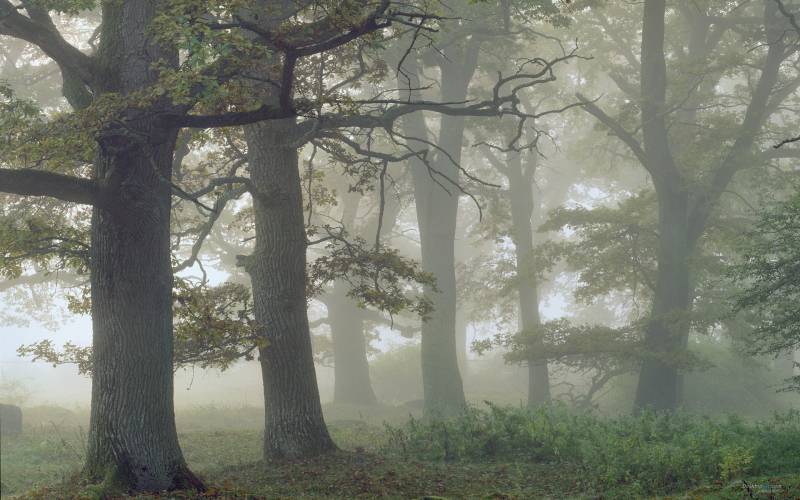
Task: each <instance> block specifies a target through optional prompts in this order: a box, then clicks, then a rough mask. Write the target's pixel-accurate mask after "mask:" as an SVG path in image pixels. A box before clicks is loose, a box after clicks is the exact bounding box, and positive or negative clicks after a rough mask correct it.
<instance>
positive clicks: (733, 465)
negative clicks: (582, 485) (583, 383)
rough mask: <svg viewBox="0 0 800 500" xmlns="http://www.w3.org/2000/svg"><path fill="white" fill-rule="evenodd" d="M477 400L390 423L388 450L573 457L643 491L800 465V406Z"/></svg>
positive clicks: (601, 481)
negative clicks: (722, 409) (718, 412)
mask: <svg viewBox="0 0 800 500" xmlns="http://www.w3.org/2000/svg"><path fill="white" fill-rule="evenodd" d="M486 405H487V407H486V408H474V407H473V408H469V409H467V410H466V411H465V412H464V413H463V414H462V415H460V416H458V417H454V418H448V419H435V418H434V419H425V420H420V419H411V420H410V421H409V422H408V423H407V424H405V425H404V426H401V427H392V426H387V428H386V432H387V435H388V440H387V444H386V448H387V449H386V450H385V451H386V452H388V453H400V454H402V455H403V456H405V457H407V458H412V457H413V458H418V459H424V460H445V461H476V462H478V461H486V460H497V461H500V460H502V461H519V460H526V461H536V462H549V463H564V464H571V465H573V466H577V467H578V468H580V469H581V470H582V471H583V473H584V477H585V480H586V481H587V482H588V483H590V484H591V485H593V486H595V487H598V488H604V489H614V488H617V487H625V488H627V489H629V490H630V489H632V490H633V491H635V492H639V493H641V494H652V493H658V492H670V491H677V490H681V489H685V488H689V487H692V486H694V485H697V484H699V483H702V482H707V481H715V480H722V481H730V480H733V479H736V478H738V477H741V476H742V475H744V474H778V473H786V472H796V471H798V470H800V412H798V411H789V412H787V413H785V414H776V415H775V416H774V417H773V418H772V419H771V420H768V421H765V422H759V423H747V422H745V421H743V420H742V419H739V418H737V417H734V416H729V417H726V418H723V419H712V418H710V417H704V416H697V415H691V414H688V413H683V412H676V413H656V412H642V413H641V414H639V415H636V416H630V415H629V416H621V417H615V418H601V417H597V416H594V415H591V414H590V413H579V412H575V411H571V410H569V409H568V408H566V407H565V406H563V405H551V406H545V407H540V408H537V409H534V410H529V409H526V408H514V407H500V406H496V405H493V404H491V403H488V402H487V403H486Z"/></svg>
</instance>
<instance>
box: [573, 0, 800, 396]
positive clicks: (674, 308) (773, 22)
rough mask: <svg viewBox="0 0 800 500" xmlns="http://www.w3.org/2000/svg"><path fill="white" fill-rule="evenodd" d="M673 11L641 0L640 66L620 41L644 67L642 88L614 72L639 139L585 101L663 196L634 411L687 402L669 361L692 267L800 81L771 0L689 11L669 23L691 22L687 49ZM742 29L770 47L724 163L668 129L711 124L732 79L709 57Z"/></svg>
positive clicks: (681, 343) (677, 343)
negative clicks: (714, 106) (715, 216)
mask: <svg viewBox="0 0 800 500" xmlns="http://www.w3.org/2000/svg"><path fill="white" fill-rule="evenodd" d="M753 8H755V7H753ZM667 13H668V9H667V6H666V3H665V2H664V1H661V0H648V1H646V2H645V3H644V8H643V22H642V35H641V36H642V39H641V40H642V45H641V47H642V48H641V55H640V57H641V64H640V63H639V60H638V58H637V57H636V54H634V53H632V52H631V51H630V46H629V45H628V46H624V47H623V46H622V44H621V43H620V44H618V49H619V50H620V51H623V54H624V57H627V58H628V61H629V62H630V63H631V64H634V65H635V66H638V67H640V74H639V80H640V81H639V89H638V90H637V89H636V86H635V84H634V83H632V82H631V81H630V79H629V77H628V75H624V74H621V73H620V72H617V71H616V69H615V70H614V71H612V73H611V75H610V76H611V78H612V79H613V80H614V81H615V82H617V83H618V85H619V87H620V89H621V90H623V91H624V92H628V93H629V96H630V97H629V99H631V100H629V101H628V102H632V103H639V102H640V103H641V104H640V122H639V124H638V126H637V130H641V140H640V139H639V138H638V137H637V135H636V134H635V133H631V132H629V131H628V130H627V129H626V128H625V126H624V125H625V124H624V122H623V121H620V120H618V119H614V118H612V117H611V116H609V115H608V114H607V113H605V112H604V111H602V110H601V109H600V108H599V107H598V106H597V105H594V104H592V103H590V102H588V100H586V99H585V98H584V102H585V103H586V106H585V109H586V110H587V111H588V112H589V113H591V114H592V115H594V116H595V117H596V118H597V119H598V121H599V122H600V123H602V124H603V125H604V126H606V127H608V129H609V130H610V131H611V132H612V133H613V134H615V135H616V136H617V137H618V138H619V139H620V140H621V141H622V142H623V143H624V144H625V145H626V146H627V147H628V148H629V150H630V152H631V153H632V154H633V155H634V156H635V157H636V159H637V160H638V161H639V162H640V164H641V165H642V166H643V167H644V168H645V169H646V170H647V172H648V173H649V174H650V176H651V179H652V182H653V186H654V187H655V191H656V195H657V202H658V244H659V250H658V254H657V262H658V271H657V275H656V278H655V283H654V289H655V291H654V295H653V301H652V307H651V312H650V318H649V322H648V324H647V327H646V331H645V343H646V346H647V350H648V351H649V352H651V353H653V354H654V355H653V356H648V357H646V358H645V359H644V361H643V363H642V368H641V373H640V377H639V386H638V389H637V396H636V403H635V404H636V407H637V408H644V407H653V408H656V409H673V408H675V407H677V405H678V404H679V400H680V396H679V386H680V384H679V380H680V377H679V372H678V368H677V367H676V366H674V365H671V364H670V363H669V361H668V358H669V357H670V353H675V352H681V351H683V350H684V349H685V346H686V340H687V338H688V331H689V321H688V319H687V317H686V316H687V313H688V312H689V311H690V310H691V307H692V297H693V291H692V290H693V286H694V285H693V280H692V278H691V275H690V270H689V269H690V266H689V262H690V260H691V257H692V255H693V254H694V252H695V249H696V247H697V243H698V241H699V239H700V238H701V237H702V236H703V234H704V233H705V231H706V228H707V224H708V220H709V218H710V216H711V214H712V212H713V210H714V207H715V206H716V205H717V203H718V201H719V198H720V197H721V196H722V194H723V193H724V192H725V190H726V189H727V187H728V185H729V184H730V183H731V181H732V180H733V178H734V175H735V174H736V173H737V172H738V171H740V170H742V169H743V168H745V167H748V166H750V165H751V164H753V163H756V164H758V160H759V159H760V160H762V161H763V160H764V159H765V157H764V155H763V154H762V155H760V154H759V153H758V152H757V151H756V149H757V147H758V144H759V142H760V140H761V136H760V134H762V133H763V127H764V125H765V123H768V121H769V119H770V117H772V116H773V115H775V114H776V113H780V103H781V102H783V101H785V100H786V99H789V98H791V96H792V95H793V93H794V91H795V90H796V89H797V86H798V85H800V80H798V78H797V77H796V75H792V76H789V75H790V73H789V74H783V71H784V69H785V62H786V61H787V60H788V59H790V58H791V57H792V56H793V55H794V54H795V53H796V47H795V46H794V45H788V44H787V41H786V39H785V37H784V36H783V33H784V31H785V28H786V25H787V21H786V19H785V18H783V17H781V16H780V15H779V12H778V9H777V6H776V4H775V3H774V2H766V3H765V5H764V8H763V11H762V12H761V13H760V14H761V15H760V18H759V17H756V16H753V17H748V16H740V15H739V13H738V12H736V9H733V10H728V9H726V8H721V9H720V10H717V7H716V6H712V5H700V4H698V5H695V6H688V5H686V6H682V7H681V8H680V9H677V11H676V12H675V16H670V17H669V19H670V20H671V19H673V18H674V19H676V20H679V21H680V22H682V23H684V27H685V28H686V29H687V30H688V31H689V36H688V37H687V38H685V40H686V42H685V43H680V42H677V43H676V42H673V41H672V40H670V39H668V38H666V35H667V34H668V31H667V27H668V24H667V19H668V16H667ZM737 26H750V27H753V26H756V27H757V28H756V29H759V30H760V31H759V32H758V34H754V35H752V36H754V37H755V36H757V37H760V38H759V39H760V40H762V42H763V43H762V45H761V48H760V50H759V51H755V52H753V54H758V57H757V58H755V59H754V61H753V64H754V65H756V66H755V67H757V68H758V73H759V74H758V77H757V79H756V80H754V82H755V83H754V84H753V86H752V87H750V88H749V89H747V93H746V104H745V105H744V106H742V107H740V108H739V109H738V113H739V115H740V116H741V125H739V126H736V127H731V128H729V129H727V131H728V134H729V135H727V137H726V139H727V141H726V143H725V146H726V147H725V152H724V154H723V155H722V157H721V158H707V157H706V156H705V155H702V154H700V153H699V150H698V149H697V146H698V144H699V142H700V140H702V139H704V138H705V136H704V135H703V134H690V133H689V131H688V127H684V128H682V129H676V128H674V127H671V124H673V123H675V122H677V121H680V122H681V123H688V124H690V126H691V127H698V126H700V124H702V123H705V122H707V121H713V119H714V118H713V117H712V116H709V115H710V111H707V110H706V108H707V107H708V106H709V105H710V104H711V103H717V102H720V101H722V100H724V99H725V97H726V96H725V95H724V94H721V93H720V91H719V87H718V86H717V83H718V82H720V81H721V79H722V78H723V77H724V75H725V71H724V68H725V66H724V65H721V66H715V65H713V64H711V62H710V61H711V58H712V56H714V57H720V56H719V54H720V53H722V52H723V51H725V50H730V49H731V45H730V37H732V36H733V35H732V33H734V32H735V31H734V30H733V28H734V27H737ZM608 36H609V37H612V38H614V37H615V36H618V32H609V35H608ZM617 41H619V40H614V42H615V43H616V42H617ZM739 48H740V46H739ZM668 55H669V56H674V57H675V61H676V62H675V63H674V64H678V65H681V67H684V68H687V69H689V70H690V71H688V72H687V73H684V74H687V75H689V76H688V77H687V78H686V79H684V80H677V81H675V80H673V81H671V82H670V81H668V79H667V72H666V69H667V64H668ZM735 66H736V65H735V64H734V67H735ZM704 68H705V69H704ZM742 71H744V70H742ZM752 72H753V70H750V71H749V72H748V75H749V76H752V78H756V77H755V75H750V73H752ZM787 73H788V71H787ZM674 74H679V73H674ZM668 90H669V91H670V92H668ZM704 105H705V106H706V108H704V107H703V106H704ZM705 162H708V163H705Z"/></svg>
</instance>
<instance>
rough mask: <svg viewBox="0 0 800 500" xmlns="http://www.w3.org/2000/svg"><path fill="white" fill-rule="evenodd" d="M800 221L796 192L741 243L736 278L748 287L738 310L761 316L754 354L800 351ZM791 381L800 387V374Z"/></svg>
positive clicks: (751, 341)
mask: <svg viewBox="0 0 800 500" xmlns="http://www.w3.org/2000/svg"><path fill="white" fill-rule="evenodd" d="M799 224H800V196H798V195H796V194H795V195H794V196H793V197H791V198H790V199H789V200H787V201H784V202H782V203H779V204H777V205H775V206H773V207H772V208H771V209H769V210H766V211H764V212H763V213H762V214H761V218H760V220H759V222H758V223H757V224H756V227H755V228H754V229H753V230H751V231H750V232H749V233H746V238H744V239H743V241H742V243H741V246H742V251H743V256H742V259H741V260H740V262H739V263H738V265H736V266H734V267H733V268H732V272H731V277H732V278H734V279H735V280H737V281H739V282H741V284H742V285H743V286H744V289H743V290H742V291H741V292H740V293H738V294H737V295H736V296H735V297H736V302H735V307H734V310H735V311H737V312H740V313H741V312H743V311H746V312H749V313H750V314H755V318H756V320H757V322H756V327H755V328H754V330H753V331H752V332H751V335H749V336H748V338H747V349H748V351H749V352H751V353H753V354H767V355H772V356H775V357H777V356H779V355H781V354H789V355H793V354H794V353H795V352H796V351H797V350H798V349H800V317H799V316H798V312H797V300H798V294H800V267H798V262H800V260H798V251H800V241H799V240H798V235H800V232H798V227H799ZM797 364H798V363H797V362H796V361H795V362H794V366H797ZM786 382H787V386H786V389H789V390H800V376H796V375H795V376H793V377H791V378H789V379H787V380H786Z"/></svg>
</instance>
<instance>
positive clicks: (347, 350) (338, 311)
mask: <svg viewBox="0 0 800 500" xmlns="http://www.w3.org/2000/svg"><path fill="white" fill-rule="evenodd" d="M325 304H326V306H327V308H328V323H329V324H330V327H331V337H332V340H333V359H334V361H333V362H334V365H333V373H334V385H333V401H334V402H335V403H339V404H353V405H374V404H376V403H377V402H378V399H377V398H376V397H375V391H373V390H372V384H371V383H370V377H369V363H368V361H367V342H366V339H365V337H364V321H363V311H362V310H361V309H359V308H358V307H357V306H356V305H355V304H353V301H352V299H350V298H349V297H347V284H345V283H342V282H337V283H336V284H335V285H334V289H333V293H332V294H331V295H330V296H329V297H328V298H327V299H326V301H325Z"/></svg>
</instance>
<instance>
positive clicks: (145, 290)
mask: <svg viewBox="0 0 800 500" xmlns="http://www.w3.org/2000/svg"><path fill="white" fill-rule="evenodd" d="M155 14H156V2H152V1H141V2H125V3H124V4H119V5H116V4H114V5H111V4H109V5H104V8H103V31H102V36H101V40H100V48H99V50H98V54H97V63H98V64H97V68H98V70H104V71H106V75H107V77H108V78H107V80H106V81H104V82H102V85H106V86H107V87H106V88H104V89H102V90H103V91H109V92H118V93H120V94H122V95H127V94H129V93H131V92H134V91H136V90H139V89H142V88H144V87H146V86H148V85H151V84H152V83H154V82H155V81H156V80H157V78H158V74H157V72H156V70H155V69H154V68H153V62H154V61H157V60H163V61H172V62H177V54H176V53H175V52H174V51H173V50H171V49H165V48H163V47H159V46H154V45H152V44H150V43H149V41H148V39H147V35H146V34H145V33H144V31H146V30H147V29H148V28H149V24H150V21H151V20H152V19H153V17H154V16H155ZM124 118H125V117H123V119H124ZM133 128H135V129H136V130H135V132H134V133H123V131H121V130H115V129H109V130H106V131H105V133H104V134H103V136H102V137H101V138H100V149H99V153H98V156H97V159H96V162H95V178H96V179H103V180H104V182H106V183H107V184H108V185H109V186H108V188H109V189H114V194H113V201H111V202H109V203H105V204H104V205H103V206H104V207H106V208H97V207H96V208H95V209H94V211H93V215H92V246H91V286H92V290H91V293H92V327H93V356H94V360H93V361H94V362H93V373H92V375H93V376H92V405H91V417H90V424H89V443H88V453H87V459H86V466H85V473H86V475H87V476H88V477H89V479H90V480H93V481H97V480H101V481H103V482H104V484H105V486H108V487H109V488H121V489H122V490H127V491H132V492H142V491H161V490H170V489H180V488H190V487H192V488H200V489H202V487H203V486H202V483H201V482H200V481H199V480H198V479H197V478H196V477H195V476H194V475H193V474H192V473H191V472H189V470H188V469H187V467H186V462H185V461H184V458H183V455H182V453H181V449H180V447H179V445H178V436H177V433H176V430H175V418H174V407H173V363H172V269H171V259H170V203H171V200H170V197H171V189H170V186H169V183H168V182H167V180H169V179H170V176H171V170H172V155H173V151H174V148H175V139H176V135H177V134H176V132H177V131H175V130H158V129H156V128H155V127H154V125H153V123H152V122H148V121H147V120H139V121H137V122H136V123H135V125H130V127H129V128H128V129H127V131H126V132H130V129H133Z"/></svg>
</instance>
